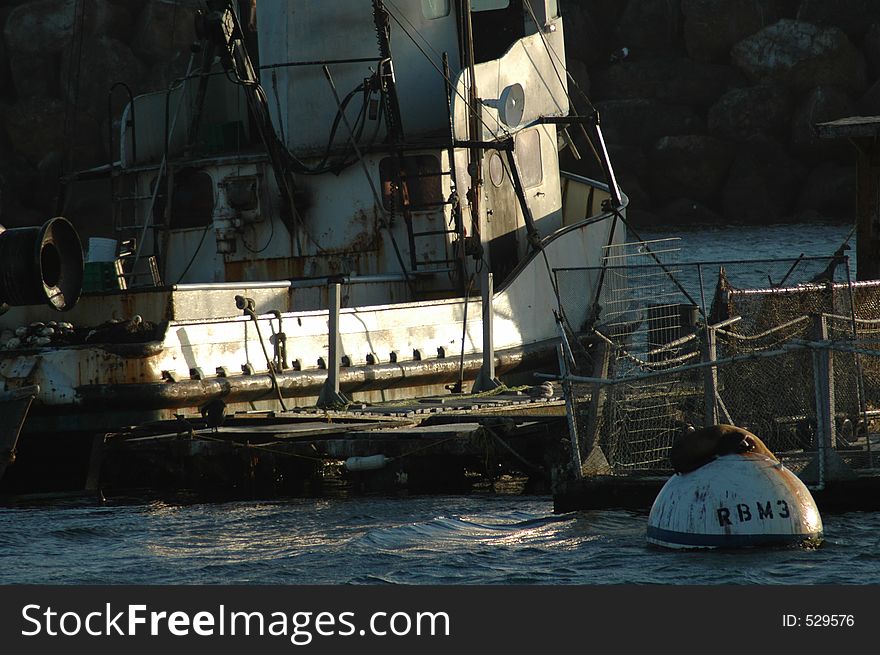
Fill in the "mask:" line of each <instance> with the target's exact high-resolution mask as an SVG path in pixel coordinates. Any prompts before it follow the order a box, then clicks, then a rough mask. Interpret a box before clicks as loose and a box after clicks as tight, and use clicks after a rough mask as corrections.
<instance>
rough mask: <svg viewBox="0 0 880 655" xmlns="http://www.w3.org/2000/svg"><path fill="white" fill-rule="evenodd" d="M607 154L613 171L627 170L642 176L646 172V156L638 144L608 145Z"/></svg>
mask: <svg viewBox="0 0 880 655" xmlns="http://www.w3.org/2000/svg"><path fill="white" fill-rule="evenodd" d="M608 156H609V157H610V159H611V165H612V166H613V167H614V170H615V172H617V173H621V172H622V171H629V172H630V173H632V174H634V175H637V176H639V177H642V176H643V175H645V173H647V172H648V157H647V155H645V152H644V151H643V150H642V149H641V148H639V147H638V146H627V145H620V144H609V145H608Z"/></svg>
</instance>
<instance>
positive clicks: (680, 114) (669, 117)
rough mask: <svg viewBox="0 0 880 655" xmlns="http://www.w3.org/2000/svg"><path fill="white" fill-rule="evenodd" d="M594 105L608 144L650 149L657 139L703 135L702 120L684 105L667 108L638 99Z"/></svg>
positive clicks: (608, 101)
mask: <svg viewBox="0 0 880 655" xmlns="http://www.w3.org/2000/svg"><path fill="white" fill-rule="evenodd" d="M595 104H596V107H597V108H598V109H599V111H600V115H601V116H602V127H603V129H604V132H605V138H606V140H607V141H608V142H609V143H615V144H623V145H640V146H651V145H653V144H654V142H655V141H657V139H659V138H660V137H664V136H670V135H675V134H701V133H704V132H705V131H706V126H705V123H704V122H703V119H701V118H700V117H699V116H698V115H697V114H696V112H694V110H693V109H691V108H690V107H687V106H684V105H667V104H664V103H661V102H658V101H656V100H646V99H642V98H638V99H630V100H607V101H604V102H597V103H595Z"/></svg>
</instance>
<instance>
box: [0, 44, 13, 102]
mask: <svg viewBox="0 0 880 655" xmlns="http://www.w3.org/2000/svg"><path fill="white" fill-rule="evenodd" d="M11 81H12V72H11V70H10V68H9V54H8V53H7V52H6V42H5V40H4V39H3V34H2V32H0V98H8V97H9V91H8V86H9V83H10V82H11Z"/></svg>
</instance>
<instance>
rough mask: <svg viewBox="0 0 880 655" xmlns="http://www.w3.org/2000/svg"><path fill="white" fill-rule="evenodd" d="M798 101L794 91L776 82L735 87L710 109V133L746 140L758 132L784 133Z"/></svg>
mask: <svg viewBox="0 0 880 655" xmlns="http://www.w3.org/2000/svg"><path fill="white" fill-rule="evenodd" d="M793 110H794V103H793V101H792V96H791V93H789V92H788V90H786V89H785V88H784V87H782V86H779V85H776V84H760V85H758V86H751V87H745V88H741V89H731V90H730V91H728V92H727V93H725V94H724V95H723V96H721V97H720V98H719V99H718V101H717V102H716V103H715V104H714V105H712V107H711V108H710V109H709V115H708V120H707V123H708V127H709V133H710V134H713V135H715V136H717V137H721V138H724V139H731V140H733V141H744V140H745V139H748V138H749V137H750V136H752V135H754V134H758V133H762V132H763V133H768V134H774V133H781V132H782V130H783V129H784V128H785V127H786V126H787V125H788V124H789V119H790V118H791V114H792V111H793Z"/></svg>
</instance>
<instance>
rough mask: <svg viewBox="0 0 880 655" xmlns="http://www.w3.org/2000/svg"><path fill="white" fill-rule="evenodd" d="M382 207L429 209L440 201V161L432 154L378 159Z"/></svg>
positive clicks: (441, 191)
mask: <svg viewBox="0 0 880 655" xmlns="http://www.w3.org/2000/svg"><path fill="white" fill-rule="evenodd" d="M379 176H380V177H381V178H382V204H383V205H384V206H385V209H387V210H389V211H391V210H396V211H402V210H403V209H404V208H408V209H409V210H410V211H429V210H434V209H437V208H438V207H440V206H441V204H442V202H443V188H442V185H441V176H442V173H441V171H440V160H439V159H437V157H435V156H434V155H412V156H408V157H385V158H384V159H383V160H382V161H380V162H379Z"/></svg>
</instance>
